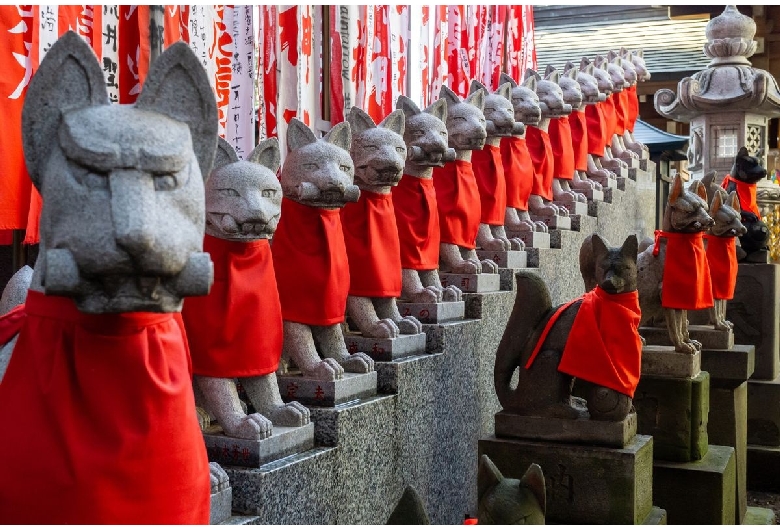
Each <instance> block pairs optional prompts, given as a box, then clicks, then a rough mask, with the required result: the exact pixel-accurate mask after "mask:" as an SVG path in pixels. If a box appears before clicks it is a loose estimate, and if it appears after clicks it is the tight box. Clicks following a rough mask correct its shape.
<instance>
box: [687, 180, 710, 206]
mask: <svg viewBox="0 0 780 530" xmlns="http://www.w3.org/2000/svg"><path fill="white" fill-rule="evenodd" d="M688 191H692V192H693V193H695V194H696V195H698V196H699V197H701V199H702V200H703V201H704V202H708V201H707V190H706V189H705V188H704V185H703V184H702V183H701V181H700V180H694V181H693V182H691V184H690V186H688Z"/></svg>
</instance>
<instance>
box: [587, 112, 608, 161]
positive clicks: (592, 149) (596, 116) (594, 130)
mask: <svg viewBox="0 0 780 530" xmlns="http://www.w3.org/2000/svg"><path fill="white" fill-rule="evenodd" d="M585 119H586V121H587V123H588V154H591V155H593V156H604V147H606V145H607V144H606V140H605V139H606V124H605V123H604V111H603V110H602V109H601V103H595V104H593V105H586V106H585Z"/></svg>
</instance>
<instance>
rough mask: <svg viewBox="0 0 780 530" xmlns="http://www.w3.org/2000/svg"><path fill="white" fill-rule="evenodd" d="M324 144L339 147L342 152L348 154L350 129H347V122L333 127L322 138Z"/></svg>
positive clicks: (350, 141)
mask: <svg viewBox="0 0 780 530" xmlns="http://www.w3.org/2000/svg"><path fill="white" fill-rule="evenodd" d="M323 140H325V141H326V142H328V143H330V144H333V145H335V146H336V147H341V148H342V149H343V150H344V151H346V152H347V153H349V149H350V147H352V129H350V128H349V122H346V121H342V122H341V123H339V124H337V125H334V126H333V128H332V129H331V130H330V131H328V134H326V135H325V136H324V137H323Z"/></svg>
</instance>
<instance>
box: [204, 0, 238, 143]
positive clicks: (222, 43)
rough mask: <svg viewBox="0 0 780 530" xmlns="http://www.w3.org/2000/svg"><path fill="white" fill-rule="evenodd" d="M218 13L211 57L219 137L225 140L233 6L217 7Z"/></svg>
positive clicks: (210, 51)
mask: <svg viewBox="0 0 780 530" xmlns="http://www.w3.org/2000/svg"><path fill="white" fill-rule="evenodd" d="M215 7H216V13H215V17H214V19H213V24H212V25H211V31H212V33H213V38H212V47H211V48H210V49H209V57H210V58H211V61H212V62H213V63H214V70H215V72H214V94H215V95H216V98H217V116H218V118H219V135H220V136H222V137H223V138H225V137H226V136H225V131H226V128H227V121H228V113H229V106H230V83H231V78H232V72H231V66H230V65H231V61H232V60H233V52H234V44H233V34H232V29H231V28H232V25H233V15H234V10H233V7H232V6H224V5H221V6H215Z"/></svg>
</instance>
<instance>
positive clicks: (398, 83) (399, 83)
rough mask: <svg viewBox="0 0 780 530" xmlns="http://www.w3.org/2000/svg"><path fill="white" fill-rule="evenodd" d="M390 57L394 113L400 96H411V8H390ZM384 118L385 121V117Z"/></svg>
mask: <svg viewBox="0 0 780 530" xmlns="http://www.w3.org/2000/svg"><path fill="white" fill-rule="evenodd" d="M390 55H391V59H392V63H391V66H392V67H391V72H392V79H391V80H390V83H391V84H390V87H391V89H392V91H391V92H392V101H391V103H390V112H392V110H393V109H394V108H395V103H396V101H398V96H400V95H404V96H408V94H409V90H408V86H409V84H408V81H409V80H408V71H407V70H408V68H407V65H408V64H409V6H406V5H397V6H390ZM388 114H389V113H388ZM382 118H383V119H384V116H383V117H382Z"/></svg>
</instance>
